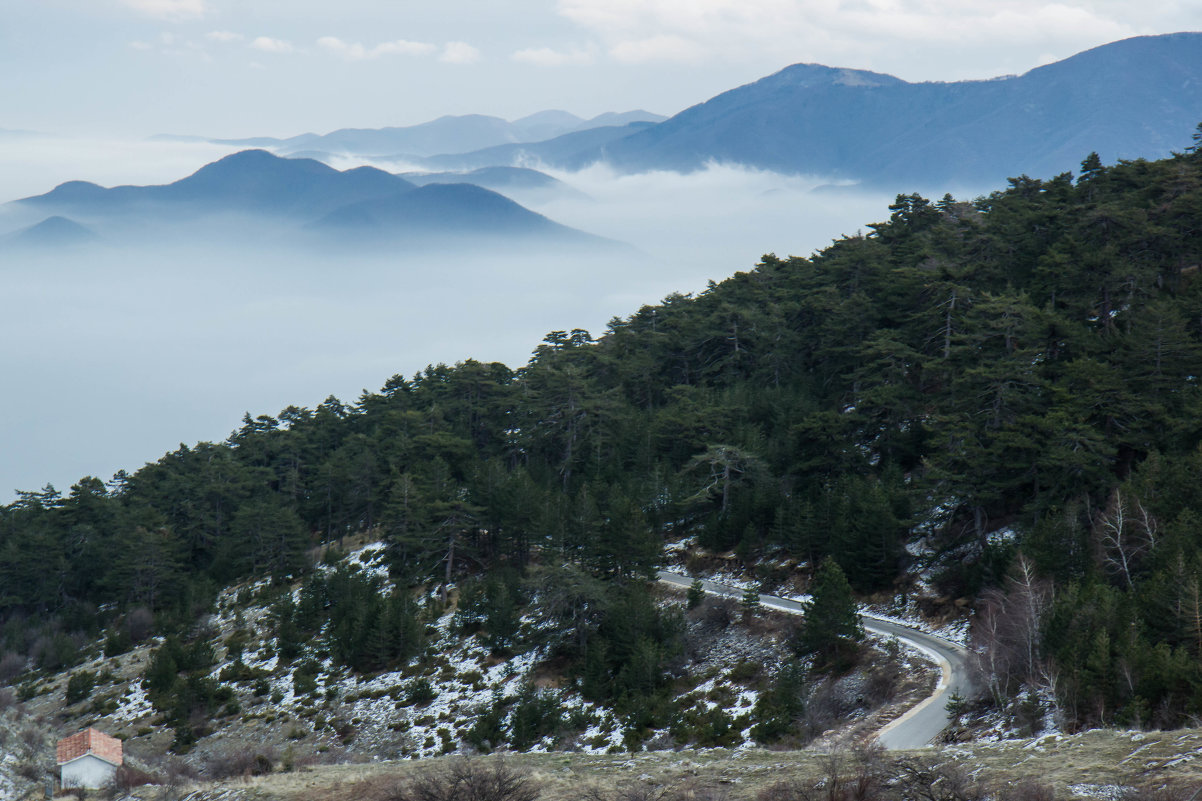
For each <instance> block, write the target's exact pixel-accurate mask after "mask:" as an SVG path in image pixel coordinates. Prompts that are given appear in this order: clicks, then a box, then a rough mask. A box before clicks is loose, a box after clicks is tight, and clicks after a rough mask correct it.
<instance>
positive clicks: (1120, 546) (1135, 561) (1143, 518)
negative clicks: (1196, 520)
mask: <svg viewBox="0 0 1202 801" xmlns="http://www.w3.org/2000/svg"><path fill="white" fill-rule="evenodd" d="M1157 532H1158V527H1157V523H1156V518H1154V517H1153V516H1152V515H1151V513H1149V512H1148V510H1147V508H1145V507H1144V505H1143V503H1142V502H1140V500H1139V498H1132V499H1131V500H1128V499H1127V498H1125V497H1124V496H1123V493H1122V490H1119V489H1116V490H1115V491H1114V492H1113V493H1112V494H1111V496H1110V501H1109V503H1107V504H1106V508H1105V509H1104V510H1102V511H1101V512H1099V513H1098V515H1097V517H1096V518H1095V519H1094V536H1095V537H1096V538H1097V542H1098V546H1099V549H1100V551H1101V558H1102V564H1103V566H1104V567H1105V568H1106V570H1107V571H1108V572H1110V573H1112V574H1115V575H1117V576H1119V577H1120V578H1121V579H1122V581H1123V583H1124V584H1125V585H1126V586H1127V589H1134V588H1135V582H1134V580H1133V579H1132V574H1133V573H1134V572H1135V569H1136V567H1137V566H1138V565H1139V562H1140V560H1141V559H1142V558H1143V557H1144V556H1145V555H1146V554H1147V553H1148V552H1149V551H1151V550H1152V549H1153V548H1154V547H1156V536H1157Z"/></svg>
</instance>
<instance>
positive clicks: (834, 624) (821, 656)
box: [793, 557, 864, 672]
mask: <svg viewBox="0 0 1202 801" xmlns="http://www.w3.org/2000/svg"><path fill="white" fill-rule="evenodd" d="M810 592H811V597H810V600H809V601H807V602H806V603H805V604H804V607H805V609H804V615H805V617H804V621H803V623H802V625H801V629H800V631H799V632H798V634H797V636H796V637H795V638H794V643H793V646H794V649H795V650H796V651H797V653H798V654H799V655H807V656H811V657H812V658H813V660H814V667H815V668H816V669H828V670H832V671H835V672H841V671H843V670H846V669H847V668H849V667H851V666H852V665H853V664H854V663H855V660H856V658H857V657H858V655H859V652H860V644H861V643H862V642H863V640H864V627H863V626H862V625H861V623H860V615H859V613H858V612H857V610H856V599H855V597H854V596H853V595H852V592H851V585H850V584H848V582H847V576H845V575H844V574H843V569H842V568H840V567H839V564H838V563H837V562H835V560H833V559H830V558H829V557H828V558H827V559H825V560H824V561H823V562H822V564H821V565H819V566H818V570H817V571H816V572H815V574H814V581H813V584H812V585H811V587H810Z"/></svg>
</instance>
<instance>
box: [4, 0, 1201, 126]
mask: <svg viewBox="0 0 1202 801" xmlns="http://www.w3.org/2000/svg"><path fill="white" fill-rule="evenodd" d="M1199 29H1202V3H1198V2H1196V0H1180V1H1179V2H1177V1H1175V0H1162V1H1157V0H1153V1H1151V2H1143V3H1133V2H1130V0H1061V2H1055V3H1052V2H1042V1H1041V0H990V1H989V2H974V1H970V2H964V0H510V2H506V3H503V4H501V3H495V2H484V1H483V0H443V1H442V2H440V3H438V4H434V3H414V2H392V1H388V2H385V0H339V1H338V2H329V0H0V97H2V98H3V103H2V104H0V128H18V129H20V128H23V129H34V130H41V131H48V132H53V133H64V134H87V135H96V134H106V135H114V134H119V135H133V136H144V135H149V134H153V133H163V132H170V133H187V134H204V135H211V136H247V135H257V134H262V135H277V136H283V135H290V134H295V133H300V132H303V131H310V130H312V131H323V132H324V131H328V130H331V129H334V128H338V127H344V126H362V127H375V126H383V125H404V124H412V123H417V122H422V121H425V120H428V119H431V118H434V117H437V116H440V115H442V114H463V113H471V112H480V113H489V114H496V115H499V116H503V117H507V118H515V117H518V116H522V115H524V114H528V113H531V112H534V111H538V110H541V109H546V108H563V109H566V110H568V111H571V112H573V113H576V114H579V115H582V116H591V115H594V114H597V113H600V112H602V111H608V110H625V109H631V108H637V107H642V108H646V109H648V110H651V111H656V112H659V113H665V114H668V113H673V112H676V111H679V110H680V109H681V108H683V107H686V106H688V105H691V104H693V103H696V102H699V101H701V100H704V99H706V98H708V97H710V96H712V95H713V94H716V93H717V92H720V91H723V90H725V89H728V88H731V87H733V86H736V85H739V84H742V83H746V82H747V81H750V80H754V79H756V78H758V77H761V76H763V75H766V74H769V73H771V72H774V71H776V70H778V69H780V68H782V67H784V66H787V65H788V64H792V63H797V62H802V61H808V62H818V63H824V64H831V65H835V66H844V67H856V68H864V69H873V70H878V71H881V72H889V73H892V74H895V75H898V76H900V77H902V78H906V79H908V80H958V79H963V78H987V77H994V76H997V75H1001V74H1007V73H1016V72H1024V71H1026V70H1028V69H1030V68H1032V67H1034V66H1038V65H1039V64H1042V63H1047V62H1049V61H1054V60H1057V59H1060V58H1064V57H1066V56H1069V55H1072V54H1073V53H1075V52H1078V51H1080V50H1083V49H1086V48H1089V47H1093V46H1096V45H1099V44H1103V43H1105V42H1108V41H1113V40H1115V39H1120V38H1125V37H1127V36H1134V35H1140V34H1150V33H1168V32H1172V31H1180V30H1199Z"/></svg>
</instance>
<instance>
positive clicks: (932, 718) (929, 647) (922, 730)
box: [658, 570, 971, 751]
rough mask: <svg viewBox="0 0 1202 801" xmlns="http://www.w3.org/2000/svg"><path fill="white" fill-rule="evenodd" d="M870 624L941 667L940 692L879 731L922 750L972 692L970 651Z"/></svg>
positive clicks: (665, 574) (771, 600)
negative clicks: (954, 702)
mask: <svg viewBox="0 0 1202 801" xmlns="http://www.w3.org/2000/svg"><path fill="white" fill-rule="evenodd" d="M658 578H659V580H660V581H662V582H664V583H665V584H671V585H673V586H676V587H688V586H689V585H691V584H692V583H693V579H692V578H690V577H689V576H685V575H681V574H680V573H672V572H669V571H667V570H661V571H659V573H658ZM701 586H702V588H703V589H704V590H705V591H706V592H707V593H709V594H710V595H721V596H725V597H728V598H742V597H743V590H740V589H739V588H737V587H732V586H730V585H728V584H719V583H718V582H716V581H709V580H708V579H702V580H701ZM760 605H761V606H764V607H766V608H768V609H776V610H779V611H781V612H788V613H790V614H795V615H797V614H801V613H802V612H803V611H804V609H803V607H802V605H801V602H800V601H791V600H789V599H788V598H778V597H776V596H775V595H760ZM860 620H861V621H862V622H863V624H864V628H865V629H866V630H868V631H871V632H873V633H875V634H883V635H885V636H887V637H896V638H897V639H898V641H899V642H901V643H902V644H903V645H906V646H908V647H910V648H913V649H914V650H916V651H919V652H921V653H922V654H923V655H924V656H927V657H929V658H931V659H933V660H934V661H935V663H936V664H938V665H939V673H940V678H939V684H938V686H936V688H935V692H934V693H933V694H931V695H930V696H928V697H927V698H925V699H924V700H923V701H922V702H920V703H919V704H917V705H915V706H914V707H912V708H911V709H910V710H909V711H907V712H906V713H905V714H904V715H902V716H901V717H900V718H898V719H897V720H894V721H893V722H892V723H890V724H889V725H887V726H885V727H884V728H883V729H881V730H880V731H879V732H877V735H876V739H877V742H879V743H880V744H881V745H882V746H883V747H885V748H887V749H889V750H891V751H900V750H908V749H912V748H922V747H923V746H926V745H929V744H930V743H931V741H932V740H934V739H935V738H936V737H938V736H939V733H940V732H941V731H943V729H944V728H946V727H947V722H948V714H947V708H946V705H947V701H948V698H950V697H951V695H952V693H959V694H960V695H965V696H966V695H968V693H969V690H970V689H971V682H970V681H969V675H968V650H967V649H966V648H964V647H963V646H961V645H957V644H956V643H954V642H951V641H950V640H945V639H944V638H942V637H937V636H935V635H934V634H928V633H926V632H925V631H919V630H918V629H915V628H911V627H910V626H906V625H903V624H901V623H896V622H894V621H892V620H886V619H884V618H878V617H874V616H873V615H863V614H862V615H860Z"/></svg>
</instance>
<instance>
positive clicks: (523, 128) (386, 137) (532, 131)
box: [161, 109, 667, 157]
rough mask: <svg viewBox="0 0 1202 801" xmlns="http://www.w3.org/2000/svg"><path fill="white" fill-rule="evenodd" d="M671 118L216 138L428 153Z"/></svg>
mask: <svg viewBox="0 0 1202 801" xmlns="http://www.w3.org/2000/svg"><path fill="white" fill-rule="evenodd" d="M664 119H667V118H666V117H664V116H662V115H659V114H652V113H651V112H649V111H643V110H642V109H637V110H634V111H626V112H607V113H605V114H601V115H598V116H596V117H593V118H592V119H588V120H586V119H583V118H581V117H577V116H576V115H575V114H571V113H569V112H566V111H559V110H549V111H540V112H538V113H535V114H531V115H529V116H526V117H522V118H521V119H517V120H513V121H512V122H511V121H509V120H505V119H502V118H500V117H492V116H488V115H484V114H466V115H459V116H454V115H447V116H443V117H439V118H438V119H436V120H431V121H429V122H424V123H420V124H418V125H409V126H401V127H389V128H341V129H339V130H336V131H332V132H330V133H328V134H314V133H306V134H301V135H299V136H293V137H288V138H286V139H274V138H271V137H253V138H249V139H212V140H208V141H212V142H214V143H216V144H230V145H238V146H248V147H265V148H270V149H272V150H273V151H275V152H277V153H281V154H294V153H298V152H303V151H322V152H327V153H333V154H356V155H365V156H400V155H404V156H410V157H425V156H434V155H441V154H449V153H466V152H470V151H475V150H483V149H485V148H489V147H494V146H498V145H508V144H515V143H522V142H539V141H544V140H547V139H553V138H555V137H557V136H562V135H564V134H567V133H573V132H576V131H586V130H590V129H593V128H601V127H610V126H621V125H628V124H630V123H632V122H660V121H662V120H664ZM161 138H165V137H161Z"/></svg>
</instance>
